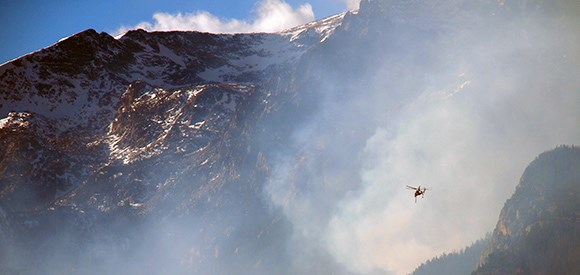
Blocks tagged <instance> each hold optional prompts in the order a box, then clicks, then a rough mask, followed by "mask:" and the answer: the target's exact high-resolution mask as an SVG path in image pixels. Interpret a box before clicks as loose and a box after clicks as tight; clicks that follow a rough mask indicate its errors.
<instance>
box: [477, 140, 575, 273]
mask: <svg viewBox="0 0 580 275" xmlns="http://www.w3.org/2000/svg"><path fill="white" fill-rule="evenodd" d="M579 167H580V148H578V147H570V146H560V147H558V148H556V149H554V150H552V151H548V152H545V153H542V154H541V155H539V156H538V157H537V158H536V159H535V160H534V161H533V162H532V163H530V165H529V166H528V167H527V168H526V170H525V171H524V174H523V175H522V178H521V180H520V183H519V184H518V186H517V187H516V191H515V193H514V194H513V196H512V197H511V198H510V199H509V200H507V201H506V203H505V205H504V207H503V209H502V211H501V214H500V216H499V221H498V223H497V226H496V227H495V229H494V231H493V234H492V236H491V240H490V243H489V245H488V247H487V249H486V251H485V252H484V254H483V255H482V259H483V261H482V263H481V266H480V267H479V268H478V269H477V270H476V271H475V272H474V274H576V273H578V272H580V264H578V261H577V259H578V256H580V249H579V248H578V244H579V243H580V237H579V236H578V229H579V228H580V219H579V213H580V203H579V202H580V200H579V198H578V194H580V169H578V168H579Z"/></svg>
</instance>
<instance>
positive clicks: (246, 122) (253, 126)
mask: <svg viewBox="0 0 580 275" xmlns="http://www.w3.org/2000/svg"><path fill="white" fill-rule="evenodd" d="M572 2H574V1H572ZM557 3H558V4H557V5H555V6H556V7H555V8H554V7H552V6H550V7H548V8H549V12H550V13H548V12H546V11H545V10H546V9H547V8H546V7H544V6H543V5H542V2H541V1H492V0H489V1H477V2H473V1H459V0H458V1H438V0H433V1H428V5H426V6H425V5H423V4H424V3H423V2H422V1H386V0H380V1H378V0H375V1H371V0H363V1H361V5H360V9H359V10H357V11H350V12H346V13H343V14H338V15H336V16H332V17H329V18H326V19H322V20H320V21H316V22H311V23H309V24H306V25H303V26H297V27H295V28H292V29H289V30H285V31H282V32H279V33H270V34H268V33H254V34H210V33H200V32H146V31H143V30H134V31H130V32H128V33H126V34H125V35H123V36H122V37H119V38H114V37H112V36H110V35H108V34H106V33H98V32H96V31H94V30H87V31H84V32H81V33H78V34H75V35H73V36H71V37H68V38H66V39H63V40H61V41H60V42H58V43H56V44H55V45H53V46H50V47H48V48H46V49H42V50H39V51H37V52H34V53H31V54H29V55H26V56H23V57H21V58H19V59H16V60H14V61H11V62H9V63H5V64H2V65H1V66H0V273H8V274H10V273H17V274H21V273H23V274H38V273H196V274H231V273H240V272H242V273H251V274H272V273H275V274H280V273H282V274H296V273H299V274H319V273H336V274H352V273H361V274H364V273H386V272H395V273H402V272H403V271H402V267H400V266H396V265H397V264H396V263H395V264H394V266H385V265H381V264H382V261H378V260H376V261H377V262H369V261H367V260H364V259H363V260H359V259H360V258H359V257H362V256H361V255H381V253H370V252H368V251H362V249H363V248H364V247H362V246H355V248H356V249H351V248H350V247H348V246H342V245H343V244H344V243H340V242H338V241H335V239H333V238H335V237H340V236H345V235H348V234H347V233H348V231H342V230H349V229H350V228H352V227H355V226H358V225H359V223H356V222H352V223H349V224H347V225H346V226H340V223H339V222H340V221H352V220H356V219H352V218H351V217H349V216H348V215H349V214H350V213H357V217H362V218H363V219H364V222H361V223H360V224H369V223H371V222H368V221H371V220H372V218H373V217H375V216H376V215H375V214H376V213H377V212H381V211H382V210H383V209H381V207H383V205H384V203H386V204H387V205H388V203H389V201H390V200H391V199H392V198H393V196H394V194H396V192H395V191H393V190H396V189H390V190H389V192H376V190H382V189H381V188H383V187H380V188H373V184H372V183H370V182H369V180H368V175H369V174H372V173H369V171H370V169H371V168H374V165H375V164H380V165H382V166H380V167H378V168H377V169H379V170H381V171H389V172H392V173H390V174H389V175H388V176H387V177H386V178H383V179H381V180H380V181H376V182H389V181H391V180H392V179H393V178H396V176H397V175H399V174H400V171H399V170H396V169H395V170H394V169H391V168H393V167H394V166H393V165H395V166H396V165H397V164H398V163H402V164H405V163H406V162H405V161H408V160H409V159H414V158H416V160H417V161H418V164H420V165H410V166H413V167H418V168H417V169H419V170H421V171H422V172H421V173H419V172H417V171H406V172H405V174H408V175H421V174H424V173H426V171H427V170H429V169H425V168H426V166H421V165H426V164H425V163H431V162H432V161H433V162H436V161H437V160H441V159H443V160H445V161H449V160H453V159H461V157H458V156H459V155H461V154H462V153H463V154H464V155H461V156H462V157H464V158H463V159H461V160H465V159H467V160H470V159H468V158H467V157H466V156H467V155H478V154H482V155H483V152H482V151H485V152H488V151H491V149H493V150H494V152H497V154H500V157H497V158H500V159H501V158H502V157H503V156H516V157H513V158H514V159H515V160H519V157H521V158H524V156H526V155H527V154H529V151H530V150H532V149H533V150H535V149H536V148H538V147H542V148H545V146H546V144H551V143H554V142H559V143H561V140H562V139H564V140H566V141H567V140H571V141H572V143H573V142H577V141H578V136H580V135H578V132H577V127H574V126H576V125H577V117H578V116H577V115H578V109H577V103H578V102H580V101H579V99H578V94H577V89H576V87H577V84H578V79H577V77H576V76H577V72H578V67H577V66H576V64H577V61H578V60H579V59H578V58H579V56H578V52H577V51H575V50H576V49H577V48H576V46H577V43H576V41H577V33H579V32H575V31H576V28H577V26H578V25H574V24H572V23H570V22H575V21H573V20H576V17H574V16H570V13H571V12H572V11H573V10H574V9H573V8H569V9H567V8H566V7H568V6H565V5H571V4H570V1H559V2H557ZM571 6H572V7H573V5H571ZM546 14H547V15H546ZM451 15H452V16H451ZM508 19H509V20H508ZM555 28H558V29H559V30H560V31H559V32H558V33H557V34H555V32H553V31H552V30H553V29H555ZM497 30H501V31H497ZM575 34H576V35H575ZM551 35H558V36H557V37H556V38H558V39H552V38H553V37H551ZM560 35H561V36H560ZM554 41H556V42H554ZM531 42H534V43H531ZM498 45H502V46H501V47H499V46H498ZM547 91H548V92H547ZM522 102H523V103H525V104H522ZM555 104H557V105H556V106H558V108H548V107H547V106H553V105H555ZM440 107H441V109H440ZM538 110H542V112H538ZM441 114H443V116H441ZM445 114H450V115H449V116H445ZM414 115H420V116H419V117H415V116H414ZM423 115H424V116H423ZM432 118H435V119H438V118H444V121H441V120H435V121H433V120H430V119H432ZM449 121H453V123H449ZM556 122H557V123H556ZM431 124H432V125H431ZM425 125H427V126H425ZM430 125H431V126H430ZM449 125H459V129H460V130H461V131H457V130H456V129H455V128H452V129H451V130H453V131H445V130H447V129H449V128H448V127H449ZM406 127H408V128H406ZM439 127H442V128H441V129H443V130H438V128H439ZM476 127H479V128H476ZM548 128H549V131H548V130H546V129H548ZM417 129H436V130H437V131H435V132H437V133H448V134H449V135H450V136H446V137H439V136H435V137H434V138H431V136H430V135H428V136H425V137H427V138H425V139H424V140H423V141H422V142H416V143H413V141H414V139H413V138H414V137H420V138H421V139H423V137H424V136H423V135H422V134H421V132H419V133H418V134H416V133H417V132H415V131H417ZM530 129H533V130H530ZM538 129H539V130H538ZM408 130H413V131H410V133H412V135H411V136H405V133H408ZM463 131H465V132H467V134H464V132H463ZM530 131H534V132H533V133H534V134H533V135H528V134H529V132H530ZM384 132H388V133H389V135H387V136H386V138H385V139H386V140H389V141H398V142H399V144H400V145H401V146H400V147H396V148H394V147H392V146H380V147H379V148H374V147H373V144H375V143H376V141H377V139H378V138H377V136H379V137H380V135H381V133H384ZM477 135H481V138H473V137H474V136H477ZM523 135H525V136H526V142H522V143H521V144H520V143H517V144H516V143H513V142H512V141H514V140H519V139H518V138H519V137H521V136H523ZM536 137H537V138H536ZM400 140H405V141H407V140H408V141H409V143H406V142H401V141H400ZM450 140H453V141H455V142H448V141H450ZM470 142H472V143H470ZM432 143H433V144H434V145H433V146H432V147H430V148H426V147H423V145H425V144H432ZM435 143H437V144H435ZM409 144H411V145H413V146H412V147H413V148H411V149H410V150H411V151H405V150H402V149H401V148H403V147H405V146H408V145H409ZM448 144H455V145H458V146H464V147H461V148H460V149H461V150H459V149H456V148H452V149H453V150H452V152H455V153H456V155H453V156H452V157H449V156H448V155H445V154H441V152H440V151H432V150H434V149H433V148H435V149H437V148H447V147H445V146H448ZM490 144H492V145H493V146H490ZM514 144H516V145H514ZM520 145H521V146H520ZM384 148H391V149H392V151H389V153H388V154H386V155H388V156H389V159H388V161H385V160H384V159H381V156H380V154H378V153H380V152H382V151H381V150H383V149H384ZM405 148H407V147H405ZM480 148H482V149H480ZM514 148H515V149H514ZM530 148H531V149H530ZM430 150H431V151H430ZM504 150H505V152H504ZM374 153H376V155H375V154H374ZM400 155H403V156H405V157H404V158H400V159H396V158H394V157H396V156H400ZM441 156H442V158H441V159H439V157H441ZM484 162H485V163H487V162H488V159H486V158H484ZM514 162H517V161H514ZM460 163H462V162H460V161H457V162H452V163H451V164H452V165H461V164H460ZM465 163H468V164H469V165H470V166H469V168H470V169H473V167H480V166H481V167H485V168H487V169H492V168H493V169H500V168H499V167H491V166H490V165H476V163H473V162H469V161H466V162H465ZM478 163H479V162H478ZM485 163H483V164H485ZM385 166H386V167H385ZM421 167H423V168H421ZM438 167H441V165H439V163H436V165H434V166H431V168H432V170H438ZM509 168H511V166H509ZM456 170H457V171H459V170H460V169H456ZM487 171H489V170H484V172H487ZM509 171H511V170H509ZM509 171H508V172H506V171H505V170H501V171H500V172H497V173H498V174H503V173H506V174H509ZM371 172H372V171H371ZM482 174H484V173H482ZM470 178H477V177H475V176H471V177H470ZM407 180H409V178H407ZM446 182H453V181H446ZM399 183H400V182H397V184H399ZM475 183H478V182H475ZM385 185H387V184H385ZM402 186H404V184H403V185H402ZM473 186H478V185H475V184H473V185H471V186H470V185H467V184H466V185H465V186H454V188H458V189H460V190H463V189H461V188H472V187H473ZM389 188H391V187H389ZM441 188H443V189H446V188H448V186H441ZM489 189H494V188H493V187H489ZM497 189H504V188H497ZM367 190H372V191H374V193H375V194H379V195H385V194H386V195H385V196H383V197H382V198H381V199H383V198H384V199H385V200H386V201H382V200H374V199H371V200H369V201H370V202H371V203H370V204H371V205H373V207H372V208H371V209H379V210H371V211H369V213H370V218H369V219H365V217H367V216H365V215H366V214H368V213H364V211H362V210H364V209H366V208H365V207H366V206H365V205H367V201H362V202H361V203H356V201H355V205H356V206H357V208H356V210H355V211H348V210H344V207H346V206H347V205H348V202H350V201H352V200H356V199H357V198H359V197H360V198H364V196H363V195H364V194H365V191H367ZM468 190H470V189H468ZM361 194H363V195H361ZM496 196H499V195H496ZM450 197H451V196H450ZM499 197H501V196H499ZM377 201H381V203H378V202H377ZM383 202H384V203H383ZM484 202H485V203H487V202H488V201H484ZM359 206H360V207H359ZM362 206H365V207H362ZM475 208H477V207H475ZM361 209H362V210H361ZM343 210H344V211H343ZM406 211H407V210H406ZM425 211H426V214H427V215H426V216H429V214H432V213H429V211H430V210H425ZM435 211H436V212H437V213H441V212H445V211H442V210H441V209H437V210H435ZM405 213H407V214H408V212H405ZM437 213H435V214H437ZM440 216H441V215H440ZM454 218H455V217H454ZM336 224H338V225H339V226H336V227H333V226H334V225H336ZM441 224H443V222H442V223H441ZM336 228H338V231H339V232H338V233H337V232H335V231H333V230H335V229H336ZM389 228H397V227H396V226H388V227H385V228H382V229H383V230H387V229H389ZM417 228H425V227H417ZM463 231H465V230H463ZM345 232H346V233H345ZM358 232H369V230H364V229H361V230H359V231H358ZM409 232H410V230H409ZM474 234H475V233H474ZM417 235H419V234H417ZM348 236H350V235H348ZM353 236H354V235H353ZM346 239H348V240H351V239H352V240H356V238H354V237H352V238H350V237H349V238H346ZM369 239H371V238H369ZM430 239H431V240H434V239H435V238H430ZM413 241H415V240H414V239H413ZM426 242H429V240H427V241H426ZM346 243H348V242H346ZM429 245H432V246H438V245H441V244H440V243H439V244H438V243H429ZM383 247H384V246H383ZM381 249H382V248H381ZM426 250H428V251H431V250H430V249H422V251H426ZM401 254H402V253H401ZM409 255H411V254H409ZM408 257H411V256H408ZM377 258H379V257H378V256H377V257H373V259H377ZM401 262H405V263H406V264H407V268H408V267H409V265H410V264H412V263H413V262H412V261H401ZM389 265H390V264H389ZM395 266H396V267H395Z"/></svg>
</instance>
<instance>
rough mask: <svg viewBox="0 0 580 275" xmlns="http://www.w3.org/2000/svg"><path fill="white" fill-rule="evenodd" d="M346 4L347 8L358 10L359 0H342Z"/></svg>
mask: <svg viewBox="0 0 580 275" xmlns="http://www.w3.org/2000/svg"><path fill="white" fill-rule="evenodd" d="M342 2H344V3H345V4H346V8H347V9H348V10H358V6H359V5H360V0H342Z"/></svg>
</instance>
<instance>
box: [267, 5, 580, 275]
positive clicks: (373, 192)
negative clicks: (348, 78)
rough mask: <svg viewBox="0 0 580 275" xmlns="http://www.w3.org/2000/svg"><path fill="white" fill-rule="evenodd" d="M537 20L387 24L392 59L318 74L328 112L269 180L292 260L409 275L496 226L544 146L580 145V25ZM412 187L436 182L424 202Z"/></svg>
mask: <svg viewBox="0 0 580 275" xmlns="http://www.w3.org/2000/svg"><path fill="white" fill-rule="evenodd" d="M459 2H460V1H454V4H455V5H456V7H450V6H449V5H448V6H446V7H445V9H446V10H449V9H452V10H455V8H459V4H460V3H459ZM405 3H406V2H405ZM449 3H451V2H449ZM415 11H417V12H422V13H426V14H415V15H414V16H418V17H419V18H418V20H419V21H421V20H423V19H425V16H427V17H428V18H436V19H437V20H439V19H441V18H442V17H441V16H442V15H441V14H433V13H435V11H431V12H432V13H428V11H424V10H421V9H417V10H415ZM399 12H400V13H404V12H405V11H404V10H401V11H399ZM456 12H457V11H456ZM527 12H530V10H528V11H527ZM406 15H408V14H406ZM406 15H405V16H406ZM423 15H425V16H423ZM405 16H403V15H401V16H400V17H399V18H398V19H397V20H398V21H397V22H395V23H396V24H403V25H405V24H406V23H409V22H408V21H406V20H410V19H411V18H412V17H409V18H407V17H405ZM421 16H423V17H421ZM534 16H535V18H534V20H537V21H535V22H530V21H526V20H522V21H518V22H517V23H514V22H511V21H510V20H511V19H513V17H510V16H506V18H509V19H502V17H500V16H499V15H498V16H497V17H494V19H493V20H492V21H489V22H487V23H486V25H478V26H476V27H474V26H473V25H471V26H469V25H468V24H467V23H466V21H463V20H464V19H465V18H467V17H468V16H467V17H465V16H464V17H462V16H461V14H459V15H458V16H457V17H456V18H454V20H456V21H446V22H441V24H445V29H446V31H447V30H449V31H447V32H443V33H441V34H439V36H437V37H436V38H435V39H433V36H431V37H429V36H428V35H432V34H428V33H424V32H417V33H416V34H409V33H408V32H409V31H412V29H411V30H409V29H404V28H401V29H399V30H397V29H394V30H393V29H391V30H390V31H391V32H394V33H392V34H391V35H389V36H388V37H394V38H401V39H407V40H406V41H403V42H402V43H403V44H404V45H403V46H404V47H405V48H404V49H403V50H401V49H400V48H398V49H396V48H393V46H392V45H393V44H394V42H396V41H393V40H389V41H382V42H381V43H382V44H383V45H384V48H383V49H384V51H385V52H386V54H384V55H382V56H383V58H381V59H373V61H372V62H369V63H366V64H364V65H363V66H362V67H364V68H376V70H374V74H375V75H374V76H369V77H368V78H363V79H364V80H363V81H361V82H360V83H358V84H357V85H358V86H356V87H349V86H348V85H345V83H341V82H340V81H341V80H340V79H335V78H333V79H322V80H321V82H323V83H324V84H323V85H321V87H324V88H323V91H322V95H323V96H322V97H321V98H323V100H324V103H322V104H320V105H321V106H322V108H321V109H320V110H319V115H318V116H316V117H315V118H314V119H313V120H312V121H311V122H310V123H308V126H307V127H305V128H303V129H301V130H299V131H297V132H296V133H295V139H294V141H295V143H296V145H295V146H296V147H297V148H302V151H299V152H298V153H296V155H295V156H294V157H295V159H291V160H290V161H285V162H281V163H280V164H279V165H278V168H277V170H276V171H277V173H276V174H277V178H275V179H274V180H273V181H272V182H271V184H270V185H269V186H268V187H267V191H268V196H270V198H271V199H272V201H273V202H274V204H275V205H277V206H279V207H281V208H282V209H284V211H285V213H286V215H287V217H288V218H289V219H290V221H291V222H292V224H293V227H294V235H293V238H294V239H295V240H294V241H293V242H292V243H298V244H299V245H295V246H293V249H294V251H295V252H294V253H293V254H294V255H297V256H296V258H299V259H302V260H303V261H305V262H309V263H311V264H312V265H315V263H317V262H319V261H318V259H319V258H317V256H318V257H321V258H324V257H326V254H325V253H328V254H330V255H331V256H332V259H333V260H331V261H330V262H335V263H336V264H338V265H342V266H344V267H345V268H346V270H348V271H349V272H355V273H369V272H377V271H384V272H393V273H395V274H405V273H408V272H410V271H412V270H413V269H414V268H415V267H416V266H418V265H419V264H420V263H421V262H423V261H425V260H427V259H429V258H431V257H433V256H436V255H439V254H441V253H443V252H449V251H453V250H454V249H460V248H462V247H464V246H466V245H469V244H470V243H472V242H473V241H475V240H477V239H479V238H481V237H483V236H484V235H485V233H486V232H489V231H491V230H492V229H493V227H494V225H495V223H496V222H497V217H498V215H499V211H500V209H501V207H502V206H503V202H504V201H505V200H506V199H507V198H508V197H509V196H510V195H511V194H512V193H513V191H514V187H515V185H516V184H517V183H518V180H519V176H520V175H521V173H522V172H523V170H524V168H525V167H526V166H527V164H528V163H529V162H530V161H532V160H533V159H534V157H535V156H536V155H538V154H539V153H541V152H542V151H545V150H549V149H551V148H553V147H555V146H557V145H559V144H578V143H580V129H579V128H578V127H577V125H580V109H579V108H578V107H577V106H579V104H580V93H578V87H580V81H579V80H578V78H577V77H576V76H577V75H578V74H579V73H580V70H579V67H578V64H579V61H580V59H579V55H578V51H577V50H578V49H577V46H574V45H578V44H577V43H578V42H579V40H578V33H579V32H578V27H577V26H576V27H574V22H575V21H573V20H572V21H566V20H570V19H571V18H573V16H572V17H569V18H567V19H566V18H564V20H562V17H560V18H559V19H557V18H556V17H553V16H554V14H551V15H548V14H534ZM556 16H561V15H556ZM401 18H405V20H403V19H401ZM437 20H435V21H429V22H431V24H437V22H439V21H437ZM411 23H412V22H411ZM409 25H411V26H412V25H413V24H409ZM409 25H407V26H409ZM431 27H434V26H431ZM435 27H436V26H435ZM385 31H387V30H385ZM399 32H400V33H399ZM416 42H418V43H416ZM381 43H379V44H381ZM354 54H360V55H367V54H369V53H367V52H360V53H354ZM377 56H381V55H380V54H379V55H377ZM327 69H328V70H332V69H333V68H327ZM328 75H332V73H329V74H328ZM365 81H368V82H365ZM351 84H352V83H351ZM346 95H348V96H346ZM369 128H371V129H373V130H371V131H366V130H367V129H369ZM343 132H354V133H351V134H343ZM364 135H366V136H364ZM321 137H322V138H321ZM333 138H334V139H335V140H333ZM361 140H362V141H363V145H362V146H357V144H359V143H360V141H361ZM318 143H321V145H320V148H317V147H316V144H318ZM405 185H414V186H417V185H420V186H426V187H428V188H430V190H429V191H428V192H427V194H426V196H425V198H424V199H421V198H419V200H418V202H417V204H415V203H414V201H413V196H412V192H410V191H409V190H406V189H405ZM296 240H299V241H296ZM304 254H306V255H308V256H307V257H302V256H300V255H304ZM303 258H308V259H303Z"/></svg>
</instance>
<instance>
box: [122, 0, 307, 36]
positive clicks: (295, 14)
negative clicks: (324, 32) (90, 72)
mask: <svg viewBox="0 0 580 275" xmlns="http://www.w3.org/2000/svg"><path fill="white" fill-rule="evenodd" d="M314 19H315V17H314V12H313V10H312V6H311V5H310V4H308V3H306V4H303V5H301V6H299V7H298V8H296V9H294V8H293V7H292V6H290V5H289V4H288V3H286V2H284V1H283V0H261V1H260V2H259V3H258V5H257V10H256V11H255V17H254V18H253V19H250V20H239V19H233V18H230V19H224V18H219V17H217V16H216V15H213V14H211V13H209V12H206V11H198V12H195V13H177V14H170V13H164V12H159V13H155V14H154V15H153V20H154V23H151V22H141V23H139V24H137V25H135V26H132V27H131V26H129V27H127V26H123V27H121V28H120V29H119V30H118V31H117V34H123V33H125V32H127V31H129V30H132V29H144V30H147V31H171V30H180V31H202V32H211V33H249V32H276V31H281V30H284V29H287V28H291V27H295V26H298V25H301V24H305V23H308V22H311V21H313V20H314Z"/></svg>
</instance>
